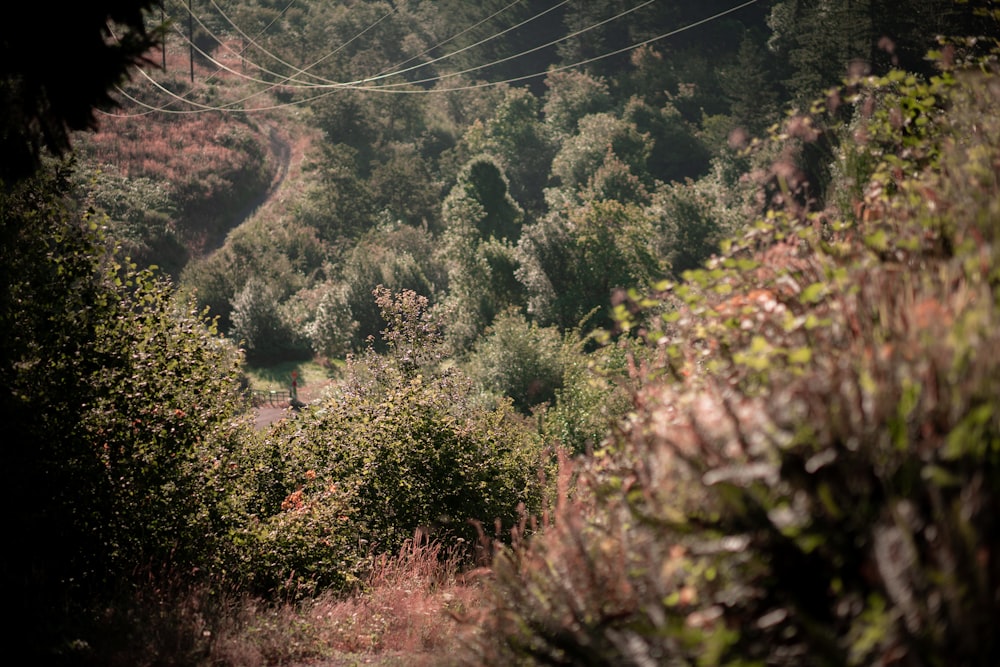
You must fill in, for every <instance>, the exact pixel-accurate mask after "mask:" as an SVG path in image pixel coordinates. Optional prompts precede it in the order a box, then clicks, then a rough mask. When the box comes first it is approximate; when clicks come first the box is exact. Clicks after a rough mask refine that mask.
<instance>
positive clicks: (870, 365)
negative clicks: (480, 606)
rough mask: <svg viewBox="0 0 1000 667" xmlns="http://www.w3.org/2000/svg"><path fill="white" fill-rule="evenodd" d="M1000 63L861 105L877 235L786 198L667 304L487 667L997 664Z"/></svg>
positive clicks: (504, 596) (514, 589) (903, 82)
mask: <svg viewBox="0 0 1000 667" xmlns="http://www.w3.org/2000/svg"><path fill="white" fill-rule="evenodd" d="M981 65H982V70H983V71H974V70H973V71H968V70H966V71H957V72H954V73H952V72H947V71H946V72H944V73H943V74H942V75H941V76H940V77H938V78H936V79H934V80H932V81H930V82H922V81H919V80H917V79H916V78H912V79H908V78H906V77H905V76H904V77H898V76H897V75H895V74H891V75H889V76H888V77H886V78H883V79H871V80H868V81H864V82H860V83H861V84H862V85H861V87H860V89H861V91H862V92H865V91H871V92H874V93H878V92H880V90H881V89H882V88H883V87H886V86H888V87H891V88H892V89H893V90H894V93H895V94H894V95H892V96H889V97H885V98H883V99H886V100H887V104H889V107H888V109H884V110H880V111H879V112H878V113H874V114H872V115H871V116H870V123H869V126H868V127H867V136H869V137H873V138H874V137H877V139H875V140H873V142H872V143H871V144H870V145H869V149H870V150H871V151H872V152H873V153H874V154H875V155H877V161H878V166H877V168H875V169H874V170H873V172H872V174H873V175H872V179H871V180H870V181H869V182H868V184H867V185H868V186H869V187H866V188H863V189H862V191H864V192H866V199H865V201H864V202H863V204H864V210H866V211H868V214H866V215H864V216H860V217H859V218H858V219H850V218H847V219H845V218H842V217H840V215H839V212H838V211H837V210H835V209H832V208H831V209H830V210H827V211H807V210H805V209H802V208H799V207H798V206H797V205H796V204H795V203H794V202H791V201H787V200H786V203H787V208H786V209H785V210H783V211H779V210H772V211H770V213H769V214H768V215H767V216H766V217H765V219H763V220H761V221H760V222H759V223H758V224H757V225H755V226H754V227H753V228H751V229H749V230H748V231H747V233H746V234H745V235H743V236H742V237H739V238H734V239H731V240H730V241H729V242H727V243H725V244H723V252H722V255H721V256H720V257H719V258H718V259H717V260H715V261H713V262H710V263H709V264H708V266H707V267H706V268H705V269H704V270H700V271H692V272H689V273H688V274H686V281H685V283H682V284H677V285H673V286H670V290H669V291H668V292H666V293H661V295H660V296H659V297H658V300H659V301H661V302H666V303H667V304H669V307H667V308H665V309H664V308H660V309H659V310H658V311H657V312H656V313H655V315H654V317H651V318H649V319H647V320H645V321H644V325H648V326H649V329H648V330H647V332H646V333H647V336H646V338H647V340H648V341H649V342H650V343H651V345H652V348H653V351H654V352H655V354H657V355H659V356H658V359H659V361H655V362H653V363H651V364H650V365H648V366H646V367H645V368H640V369H639V370H640V373H639V377H640V378H642V379H643V386H641V387H640V388H639V389H638V390H637V391H635V393H634V396H633V399H634V403H635V406H636V411H635V414H634V415H633V416H632V418H631V419H630V420H629V422H628V424H627V428H626V430H625V432H624V433H623V435H622V437H621V438H620V439H618V440H617V441H616V442H614V443H613V446H610V447H608V448H606V449H605V450H603V451H601V452H598V454H597V456H595V457H593V458H590V459H585V460H583V461H582V462H581V463H580V464H579V465H578V466H577V467H575V468H573V469H569V468H568V466H567V469H566V472H565V475H566V476H567V477H566V478H565V479H566V481H565V482H564V484H563V486H562V488H563V491H564V492H563V495H562V501H561V502H560V504H559V506H558V510H557V512H556V514H555V517H554V521H553V523H552V524H551V525H550V527H549V528H548V529H547V530H546V531H545V534H544V535H543V536H540V537H536V538H535V539H533V540H531V542H530V544H528V545H527V546H525V547H524V548H521V549H512V550H510V551H508V552H507V553H506V554H505V555H504V556H503V557H502V558H501V559H500V560H499V562H498V564H497V567H496V571H497V576H498V584H499V585H498V589H497V593H498V595H497V597H496V601H495V604H496V613H494V614H493V615H492V617H491V621H492V623H491V625H490V626H489V627H488V628H487V631H486V632H485V633H484V634H483V645H482V649H483V650H482V655H481V656H480V658H481V660H480V662H481V663H486V664H577V663H579V664H584V663H586V664H634V665H640V664H675V663H676V664H699V665H718V664H768V665H802V664H810V665H860V664H865V665H867V664H888V663H901V664H932V665H945V664H947V665H983V666H985V665H992V664H996V663H997V661H998V660H1000V642H998V641H997V639H996V636H995V632H994V631H993V629H994V628H996V627H998V624H1000V604H998V600H1000V595H998V594H1000V584H998V582H1000V576H998V574H1000V550H998V548H997V540H996V536H997V535H998V534H1000V494H998V491H997V490H998V489H1000V406H998V401H997V397H998V396H1000V354H998V352H997V350H1000V347H998V344H1000V338H998V336H1000V334H998V331H1000V318H998V306H1000V297H998V295H997V288H998V287H1000V274H998V273H997V270H996V266H997V259H998V257H997V252H996V248H997V246H996V241H997V238H998V233H1000V226H998V224H997V221H998V220H1000V203H998V202H1000V197H998V196H997V194H998V193H1000V150H998V147H1000V123H998V121H997V117H996V114H995V113H993V111H992V110H993V109H994V108H995V107H996V104H997V103H998V102H1000V96H998V91H1000V87H998V86H997V73H996V70H995V69H994V68H993V67H992V66H991V65H990V64H989V63H981ZM984 71H985V73H984ZM863 99H864V96H863V95H862V97H860V98H859V100H860V101H862V102H863ZM893 110H895V111H893ZM894 119H895V120H894ZM789 122H790V123H791V124H793V125H794V124H797V123H800V122H801V119H794V118H793V119H791V120H790V121H789ZM786 129H790V130H791V131H792V132H793V133H794V132H796V131H797V130H796V129H795V128H794V127H788V128H786ZM880 133H882V134H880ZM845 150H850V149H845ZM655 358H656V357H654V359H655ZM647 359H648V357H647ZM570 473H573V474H575V477H574V478H572V479H570V478H569V477H568V476H569V475H570ZM570 482H573V485H572V486H570Z"/></svg>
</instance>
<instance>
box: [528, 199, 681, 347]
mask: <svg viewBox="0 0 1000 667" xmlns="http://www.w3.org/2000/svg"><path fill="white" fill-rule="evenodd" d="M653 240H654V231H653V226H652V224H651V222H650V220H649V218H648V217H647V216H646V215H645V214H644V213H643V211H642V210H641V209H640V208H639V207H638V206H636V205H634V204H623V203H620V202H616V201H614V200H607V201H592V202H587V203H585V204H582V205H573V204H567V205H566V207H565V208H564V209H559V210H555V211H553V212H551V213H550V214H549V215H548V216H546V217H545V218H543V219H542V220H540V221H539V222H537V223H535V224H533V225H530V226H528V227H527V228H526V229H525V231H524V234H523V235H522V237H521V241H520V243H519V244H518V248H517V258H518V260H519V262H520V266H519V267H518V269H517V272H516V274H515V275H516V276H517V278H518V280H520V281H521V283H522V284H523V285H524V287H525V289H526V290H527V293H528V313H529V314H530V315H531V316H533V317H534V318H535V319H536V320H537V321H538V322H539V323H540V324H543V325H545V324H555V325H557V326H559V327H562V328H564V329H571V328H574V327H577V326H578V325H580V324H581V322H582V321H583V320H584V318H586V317H588V316H590V315H592V314H593V311H595V310H596V311H597V312H598V315H597V316H596V317H594V319H592V320H591V321H589V322H588V323H587V325H588V328H591V329H592V328H597V327H603V326H609V325H610V324H611V319H610V312H611V299H612V295H613V294H614V292H615V291H616V290H627V289H630V288H640V289H641V288H642V287H643V286H645V285H649V284H651V283H652V281H655V280H657V279H659V278H661V277H662V275H663V273H664V271H665V267H664V266H663V264H662V262H661V260H660V259H659V258H657V257H656V256H655V255H654V253H653Z"/></svg>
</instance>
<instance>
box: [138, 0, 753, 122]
mask: <svg viewBox="0 0 1000 667" xmlns="http://www.w3.org/2000/svg"><path fill="white" fill-rule="evenodd" d="M653 1H655V0H647V2H644V3H642V4H641V5H639V6H637V7H633V8H632V9H631V10H626V11H625V12H622V13H620V14H618V15H616V16H615V17H612V18H611V19H605V20H603V21H600V22H598V23H596V24H593V25H591V26H588V27H587V28H584V29H581V30H578V31H576V32H574V33H571V34H570V35H567V36H566V37H564V38H562V39H559V40H554V41H552V42H549V43H548V44H546V45H543V46H539V47H533V48H531V49H528V50H525V51H522V52H520V53H518V54H515V55H513V56H508V57H506V58H501V59H498V60H495V61H493V62H490V63H486V64H484V65H480V66H478V67H475V68H470V69H468V70H463V71H462V72H456V73H450V74H443V75H441V76H438V77H433V78H429V79H424V80H422V81H413V82H406V83H404V84H386V85H382V86H365V85H353V84H338V85H336V86H330V85H326V84H323V85H311V86H307V88H312V89H321V90H323V92H322V93H319V94H317V95H313V96H310V97H308V98H303V99H299V100H295V101H292V102H285V103H279V104H274V105H269V106H263V107H254V108H247V109H234V108H231V107H230V106H229V105H225V106H216V107H210V106H208V105H199V106H200V107H201V108H199V109H186V110H171V109H165V108H164V109H158V108H156V107H151V106H150V105H145V104H143V105H142V106H145V107H146V108H148V109H151V110H162V111H164V112H165V113H201V112H203V111H210V110H211V111H237V110H238V111H241V112H260V111H272V110H276V109H281V108H287V107H294V106H299V105H304V104H308V103H310V102H313V101H315V100H318V99H321V98H323V97H326V96H328V95H331V94H333V93H335V92H338V91H340V90H343V89H351V90H361V91H368V92H379V93H385V94H438V93H452V92H461V91H468V90H476V89H481V88H489V87H495V86H501V85H507V84H511V83H518V82H521V81H525V80H528V79H532V78H535V77H538V76H543V75H547V74H549V73H552V72H560V71H565V70H569V69H574V68H577V67H581V66H583V65H588V64H591V63H594V62H598V61H600V60H604V59H607V58H611V57H614V56H617V55H620V54H622V53H626V52H629V51H633V50H635V49H637V48H641V47H643V46H648V45H649V44H653V43H655V42H659V41H662V40H664V39H668V38H670V37H673V36H676V35H678V34H680V33H683V32H687V31H689V30H693V29H694V28H697V27H700V26H702V25H705V24H707V23H710V22H712V21H715V20H718V19H720V18H723V17H724V16H727V15H729V14H732V13H734V12H737V11H739V10H741V9H744V8H746V7H748V6H750V5H753V4H756V3H757V2H758V1H759V0H747V1H746V2H743V3H740V4H738V5H735V6H734V7H731V8H730V9H726V10H723V11H721V12H717V13H715V14H713V15H711V16H708V17H705V18H703V19H700V20H698V21H695V22H693V23H690V24H688V25H685V26H682V27H680V28H676V29H674V30H670V31H668V32H665V33H662V34H660V35H657V36H655V37H651V38H649V39H645V40H642V41H640V42H636V43H634V44H631V45H629V46H626V47H623V48H619V49H615V50H612V51H609V52H606V53H603V54H601V55H598V56H593V57H591V58H586V59H584V60H579V61H577V62H574V63H570V64H567V65H561V66H556V67H550V68H548V69H547V70H545V71H541V72H535V73H533V74H526V75H522V76H516V77H510V78H507V79H503V80H499V81H481V82H477V83H474V84H469V85H466V86H458V87H454V88H400V87H399V86H402V85H406V86H414V85H415V84H417V83H435V82H440V81H443V80H445V79H448V78H453V77H455V76H459V75H461V74H465V73H468V72H470V71H476V70H479V69H484V68H486V67H490V66H493V65H496V64H499V63H502V62H506V61H509V60H511V59H514V58H517V57H520V56H523V55H526V54H528V53H532V52H534V51H537V50H539V49H541V48H545V47H547V46H551V45H554V44H557V43H559V42H561V41H564V40H565V39H569V38H572V37H574V36H579V35H580V34H583V33H585V32H587V31H589V30H593V29H594V28H596V27H599V26H601V25H604V24H606V23H608V22H609V21H611V20H616V19H618V18H621V17H622V16H624V15H626V14H628V13H630V12H632V11H634V10H636V9H639V8H641V7H642V6H645V5H647V4H650V2H653ZM147 78H150V77H148V75H147ZM361 81H364V80H361ZM160 88H161V90H165V91H166V89H164V88H162V87H160ZM166 92H168V93H169V91H166ZM174 97H177V98H178V99H179V100H181V101H186V102H187V101H188V100H185V99H183V98H179V97H178V96H176V95H174ZM129 99H132V100H134V98H132V97H131V96H129ZM245 99H246V98H245ZM145 113H148V112H142V114H138V115H144V114H145ZM123 115H124V114H123Z"/></svg>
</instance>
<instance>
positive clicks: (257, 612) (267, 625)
mask: <svg viewBox="0 0 1000 667" xmlns="http://www.w3.org/2000/svg"><path fill="white" fill-rule="evenodd" d="M485 599H486V588H485V585H484V582H483V581H482V580H481V578H479V577H477V576H472V577H470V576H467V575H464V574H463V573H462V570H461V566H460V560H459V559H458V558H457V556H456V555H454V554H453V553H450V552H447V551H446V550H445V549H444V548H443V547H442V546H441V545H440V544H439V543H435V542H431V543H426V542H410V543H408V544H407V545H406V546H404V547H403V549H402V550H401V551H400V552H399V553H398V554H395V555H392V556H390V555H382V556H379V557H377V558H376V559H375V562H374V564H373V568H372V571H371V573H370V576H369V577H368V580H367V582H366V585H365V587H364V588H363V590H360V591H358V592H357V593H355V594H354V595H351V596H349V597H343V596H334V595H321V596H320V597H318V598H316V599H314V600H309V601H306V602H304V603H297V604H286V605H280V606H278V607H266V606H262V605H260V604H259V603H258V602H255V601H252V600H246V601H244V602H243V603H241V605H239V607H238V608H232V609H231V610H230V612H229V614H227V616H225V617H224V618H220V619H219V625H218V627H217V629H215V630H214V631H213V639H212V646H211V649H210V659H209V662H210V663H211V664H213V665H241V666H244V667H255V666H257V665H269V664H302V665H305V664H313V665H327V666H334V665H347V664H360V663H363V664H378V665H416V666H419V665H442V664H449V663H451V664H460V662H461V657H462V655H463V654H465V653H466V652H467V651H466V647H467V644H468V641H469V640H470V638H471V636H472V634H473V633H475V632H476V631H477V629H476V626H475V625H473V623H472V622H471V621H470V620H469V619H471V618H473V617H475V616H476V613H477V611H478V610H479V609H481V608H482V606H483V605H484V601H485Z"/></svg>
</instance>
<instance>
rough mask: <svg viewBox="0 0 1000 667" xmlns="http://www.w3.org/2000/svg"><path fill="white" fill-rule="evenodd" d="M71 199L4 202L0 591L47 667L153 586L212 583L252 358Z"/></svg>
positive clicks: (44, 187)
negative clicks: (189, 577)
mask: <svg viewBox="0 0 1000 667" xmlns="http://www.w3.org/2000/svg"><path fill="white" fill-rule="evenodd" d="M68 188H69V185H68V178H67V177H66V174H65V171H64V169H63V168H58V169H52V170H49V169H43V170H42V171H40V172H39V173H38V174H37V175H36V176H34V177H31V178H25V179H22V180H21V181H20V182H19V183H18V184H17V185H15V186H13V187H11V188H10V189H9V190H5V191H4V192H3V194H2V195H0V219H2V220H3V227H2V229H3V235H4V237H3V244H2V248H3V253H4V255H3V256H4V261H3V262H2V263H0V264H2V268H0V271H2V283H3V285H4V290H3V292H2V299H0V332H2V333H0V352H2V354H0V384H2V386H3V387H4V392H3V394H2V397H0V419H2V423H3V425H4V432H5V434H6V436H5V442H7V443H9V447H8V449H7V451H6V454H7V456H6V459H5V465H4V470H3V478H2V480H0V487H2V488H3V492H4V503H5V505H6V506H7V507H9V508H11V512H10V513H9V515H8V519H9V521H8V526H7V538H8V540H9V544H10V545H13V546H11V547H10V548H7V549H5V550H4V564H3V568H2V573H3V574H2V577H3V581H2V583H3V586H4V589H5V590H8V591H10V592H11V594H12V595H16V596H17V598H18V599H20V600H22V601H23V603H24V606H23V607H22V609H21V610H20V612H19V614H18V618H17V621H16V623H15V625H13V626H12V627H13V628H14V629H15V631H16V632H18V633H19V634H18V635H17V636H18V637H19V642H20V643H21V646H22V648H23V649H24V650H25V654H27V655H31V656H34V657H37V658H38V661H39V662H48V661H49V659H51V658H52V655H53V654H52V653H51V652H55V651H62V650H65V649H66V647H67V646H68V645H69V642H70V640H73V639H75V638H78V637H80V636H81V635H80V634H70V633H77V632H83V629H82V628H83V626H85V625H86V624H87V623H88V622H89V620H88V619H90V616H89V613H87V612H86V611H85V609H86V608H87V605H88V604H92V603H95V604H100V602H101V601H102V600H105V601H108V600H109V599H110V597H111V596H114V595H115V594H117V593H119V592H121V589H123V588H126V587H127V586H128V584H129V583H130V582H134V580H132V579H131V577H134V576H141V574H140V570H149V571H152V572H154V573H155V572H159V571H162V568H168V567H170V566H175V567H178V568H181V569H183V570H184V571H192V570H193V568H200V569H201V570H202V571H203V572H209V571H210V570H211V568H212V567H213V560H212V559H213V557H214V553H213V549H214V548H215V547H216V546H218V544H219V541H220V540H221V537H222V535H224V534H225V533H226V532H227V530H228V524H227V523H226V522H227V521H228V520H234V519H235V516H234V515H231V514H230V515H228V518H226V517H227V514H226V512H225V511H223V510H222V506H223V505H224V503H225V491H224V489H223V484H222V482H223V480H222V479H221V478H220V477H219V476H218V472H219V471H220V470H223V469H224V467H221V462H222V460H223V459H225V457H226V454H225V452H226V450H227V448H228V447H229V446H230V445H231V444H232V439H233V438H235V437H236V433H237V432H238V430H239V426H238V424H239V421H238V419H237V418H238V415H239V414H240V412H241V411H242V410H243V407H244V403H243V401H242V395H241V391H242V388H241V384H240V379H239V364H240V357H239V355H238V353H237V351H236V350H235V349H234V348H233V347H232V346H230V345H229V344H228V343H226V341H224V340H223V339H221V338H220V337H219V336H218V335H217V332H216V331H215V330H214V328H213V327H212V325H211V323H209V322H207V321H205V319H204V317H203V314H202V313H200V312H199V311H198V310H197V309H196V308H195V306H194V304H193V303H191V302H189V301H183V300H178V299H177V298H176V295H175V293H174V291H173V288H172V287H171V286H170V285H169V284H168V283H165V282H160V281H156V280H154V279H153V278H152V276H151V275H150V274H149V273H147V272H138V271H136V269H135V267H134V266H132V265H126V264H119V263H118V262H117V261H116V256H117V255H116V253H115V252H114V249H113V248H109V247H107V246H106V245H105V242H104V240H103V238H102V237H101V236H100V234H99V225H98V224H97V223H98V222H99V221H97V220H93V219H90V218H89V217H88V216H87V215H86V214H83V213H82V212H81V211H79V210H78V209H75V208H74V204H73V201H74V197H75V195H73V194H72V193H70V191H69V190H68ZM216 466H220V467H219V468H217V467H216ZM64 632H65V633H66V635H63V634H62V633H64ZM46 656H47V657H46Z"/></svg>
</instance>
